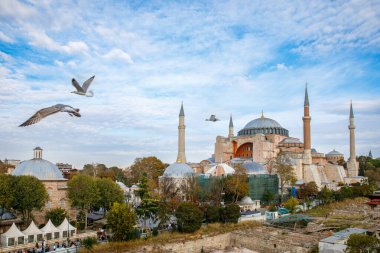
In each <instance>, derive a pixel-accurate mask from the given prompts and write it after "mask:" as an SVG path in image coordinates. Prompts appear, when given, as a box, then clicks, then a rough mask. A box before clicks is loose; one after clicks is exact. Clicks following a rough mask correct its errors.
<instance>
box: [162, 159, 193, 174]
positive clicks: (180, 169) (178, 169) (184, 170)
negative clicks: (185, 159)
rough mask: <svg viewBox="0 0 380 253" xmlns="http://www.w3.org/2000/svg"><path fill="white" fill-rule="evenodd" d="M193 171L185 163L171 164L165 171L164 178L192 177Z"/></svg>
mask: <svg viewBox="0 0 380 253" xmlns="http://www.w3.org/2000/svg"><path fill="white" fill-rule="evenodd" d="M193 174H194V172H193V169H192V168H191V167H190V166H189V165H187V164H186V163H177V162H176V163H172V164H171V165H169V167H167V168H166V169H165V172H164V175H163V176H164V177H189V176H191V175H193Z"/></svg>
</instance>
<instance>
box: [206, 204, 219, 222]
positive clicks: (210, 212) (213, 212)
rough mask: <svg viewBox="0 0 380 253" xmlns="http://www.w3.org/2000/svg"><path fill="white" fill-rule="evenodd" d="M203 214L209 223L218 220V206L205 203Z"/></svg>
mask: <svg viewBox="0 0 380 253" xmlns="http://www.w3.org/2000/svg"><path fill="white" fill-rule="evenodd" d="M205 214H206V215H205V216H206V217H205V218H206V220H207V222H209V223H213V222H218V221H219V219H220V215H219V207H217V206H210V205H207V206H206V207H205Z"/></svg>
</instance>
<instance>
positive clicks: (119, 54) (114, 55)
mask: <svg viewBox="0 0 380 253" xmlns="http://www.w3.org/2000/svg"><path fill="white" fill-rule="evenodd" d="M104 58H106V59H111V60H122V61H125V62H127V63H129V64H132V63H133V60H132V58H131V56H130V55H129V54H127V53H126V52H124V51H123V50H121V49H120V48H113V49H112V50H111V51H109V52H108V53H106V54H105V55H104Z"/></svg>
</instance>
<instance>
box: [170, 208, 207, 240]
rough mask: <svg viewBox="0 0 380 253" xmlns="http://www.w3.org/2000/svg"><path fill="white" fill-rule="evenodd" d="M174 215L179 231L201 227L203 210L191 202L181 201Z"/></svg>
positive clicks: (187, 231) (191, 230)
mask: <svg viewBox="0 0 380 253" xmlns="http://www.w3.org/2000/svg"><path fill="white" fill-rule="evenodd" d="M175 216H176V217H177V225H178V230H179V231H180V232H183V233H191V232H194V231H196V230H198V229H200V228H201V225H202V219H203V212H202V211H201V210H200V209H199V207H198V206H197V205H195V204H194V203H192V202H183V203H181V204H180V205H179V207H178V209H177V211H176V213H175Z"/></svg>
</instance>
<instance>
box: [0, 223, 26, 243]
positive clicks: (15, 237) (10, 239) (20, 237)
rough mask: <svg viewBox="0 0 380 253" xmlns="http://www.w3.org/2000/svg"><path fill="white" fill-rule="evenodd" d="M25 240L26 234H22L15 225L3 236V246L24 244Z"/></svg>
mask: <svg viewBox="0 0 380 253" xmlns="http://www.w3.org/2000/svg"><path fill="white" fill-rule="evenodd" d="M24 240H25V235H24V233H22V232H21V231H20V230H19V229H18V228H17V227H16V224H14V223H13V224H12V226H11V227H10V228H9V229H8V231H7V232H5V233H4V234H2V235H1V245H3V247H8V246H13V245H18V244H24Z"/></svg>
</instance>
